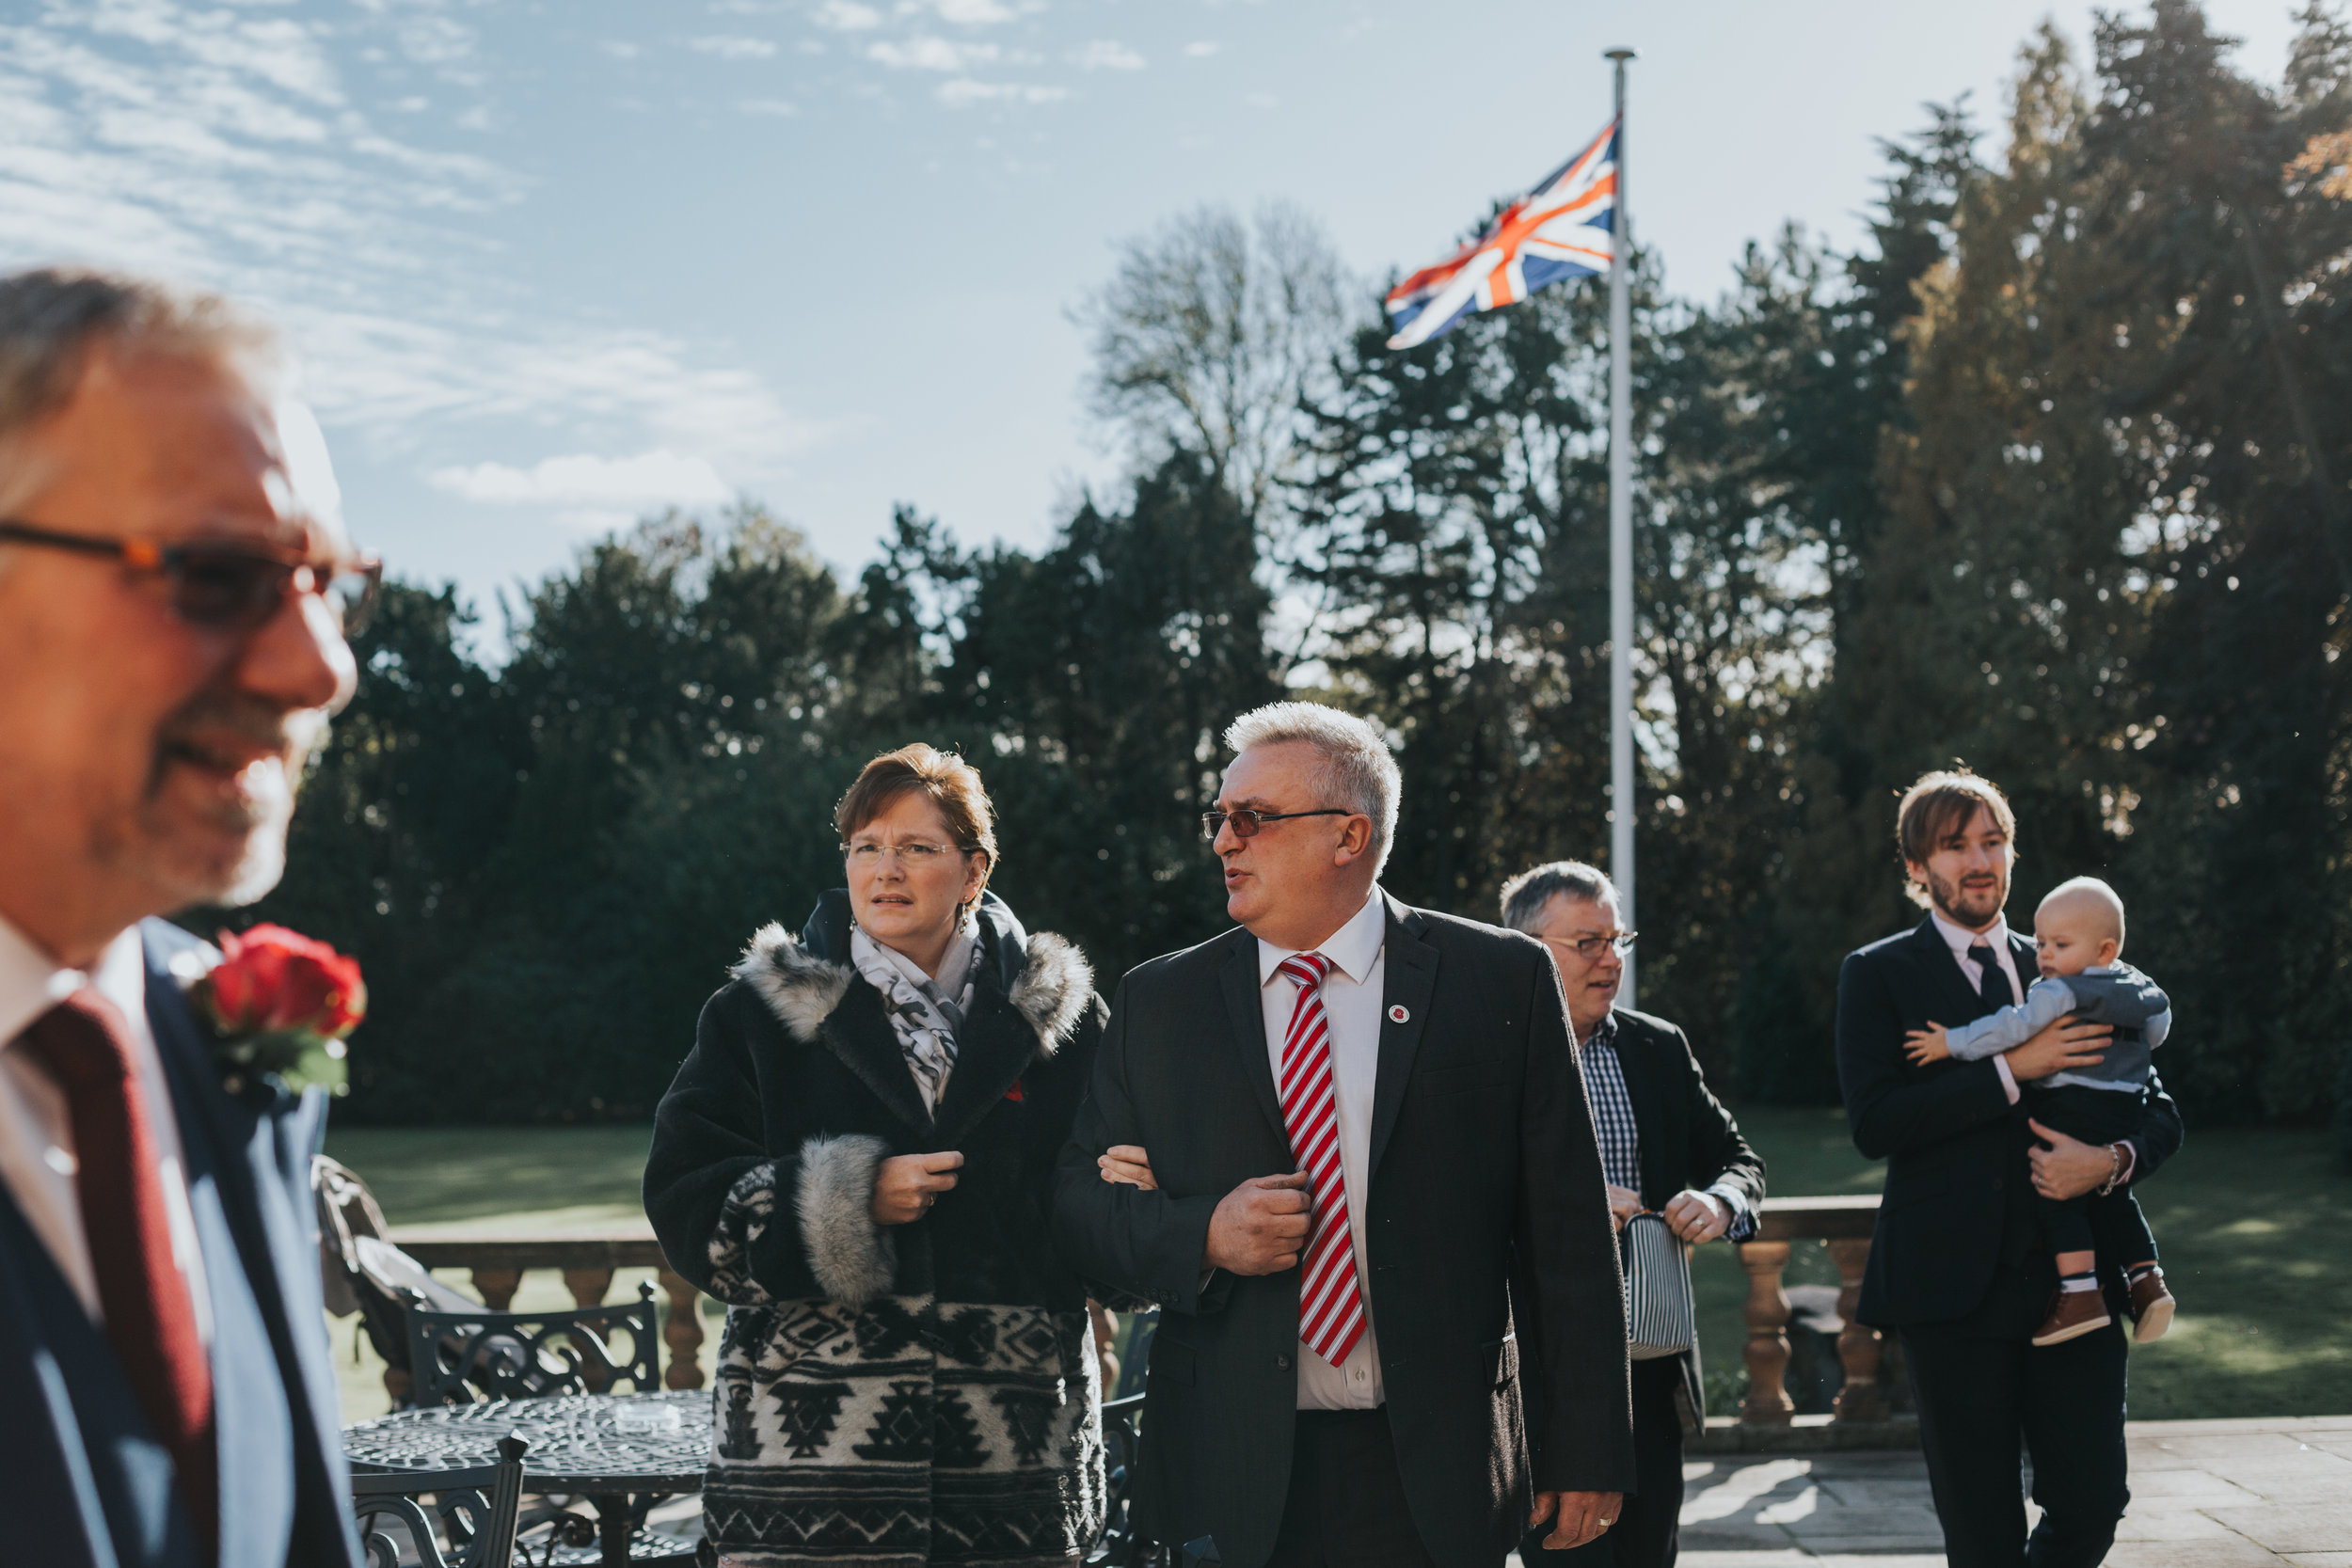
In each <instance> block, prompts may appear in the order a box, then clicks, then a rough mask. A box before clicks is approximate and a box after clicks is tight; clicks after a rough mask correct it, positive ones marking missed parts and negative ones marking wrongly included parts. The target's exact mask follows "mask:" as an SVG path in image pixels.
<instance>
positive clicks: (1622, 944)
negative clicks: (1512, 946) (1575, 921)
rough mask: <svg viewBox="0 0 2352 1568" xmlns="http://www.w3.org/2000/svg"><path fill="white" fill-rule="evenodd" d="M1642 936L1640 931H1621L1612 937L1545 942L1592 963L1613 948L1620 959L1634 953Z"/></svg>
mask: <svg viewBox="0 0 2352 1568" xmlns="http://www.w3.org/2000/svg"><path fill="white" fill-rule="evenodd" d="M1641 934H1642V933H1641V932H1639V931H1619V932H1618V933H1617V934H1616V935H1615V936H1610V937H1546V938H1544V940H1545V941H1546V942H1557V943H1558V944H1559V945H1561V946H1562V947H1565V948H1569V949H1571V950H1572V951H1574V952H1575V954H1576V956H1577V957H1578V958H1582V959H1583V960H1584V961H1585V962H1587V963H1590V962H1592V961H1593V960H1594V959H1595V958H1599V957H1600V956H1601V955H1602V954H1603V953H1606V952H1608V951H1609V950H1610V949H1612V948H1614V949H1615V950H1616V951H1617V953H1618V955H1619V956H1620V957H1622V956H1623V955H1625V954H1627V953H1630V952H1632V951H1633V942H1634V940H1635V939H1636V938H1637V937H1639V936H1640V935H1641Z"/></svg>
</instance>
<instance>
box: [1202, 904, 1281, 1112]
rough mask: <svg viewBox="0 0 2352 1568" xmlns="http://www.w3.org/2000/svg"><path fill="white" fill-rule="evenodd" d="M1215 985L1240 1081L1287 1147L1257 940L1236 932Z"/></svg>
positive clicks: (1247, 934) (1245, 931)
mask: <svg viewBox="0 0 2352 1568" xmlns="http://www.w3.org/2000/svg"><path fill="white" fill-rule="evenodd" d="M1217 984H1218V985H1219V986H1220V987H1221V988H1222V989H1223V990H1224V992H1225V1014H1226V1022H1229V1023H1230V1024H1231V1025H1232V1028H1231V1030H1230V1031H1229V1032H1228V1033H1227V1035H1226V1038H1227V1040H1228V1041H1230V1042H1231V1044H1232V1049H1233V1050H1234V1051H1235V1052H1236V1053H1239V1055H1240V1058H1241V1060H1240V1063H1239V1066H1240V1068H1241V1075H1242V1078H1243V1079H1244V1080H1245V1081H1246V1082H1247V1083H1248V1085H1249V1086H1250V1088H1251V1089H1253V1090H1255V1091H1256V1093H1257V1096H1258V1104H1259V1106H1260V1108H1262V1109H1263V1111H1264V1112H1265V1115H1266V1119H1267V1120H1268V1121H1270V1122H1272V1123H1273V1124H1274V1131H1275V1132H1276V1134H1277V1135H1279V1137H1280V1138H1281V1139H1282V1142H1283V1145H1284V1147H1285V1148H1287V1147H1288V1146H1289V1144H1290V1135H1291V1134H1290V1128H1289V1125H1288V1124H1287V1123H1285V1122H1284V1121H1283V1120H1282V1100H1281V1097H1280V1096H1279V1095H1278V1094H1277V1093H1276V1092H1275V1089H1274V1064H1273V1062H1272V1061H1271V1060H1270V1059H1269V1058H1268V1057H1267V1055H1266V1038H1265V1006H1264V1003H1263V1000H1262V998H1261V994H1260V993H1261V991H1262V990H1263V987H1262V986H1261V985H1260V983H1259V980H1258V939H1257V938H1256V937H1253V936H1251V935H1250V934H1249V933H1248V931H1247V930H1240V931H1235V932H1234V933H1233V934H1232V938H1231V939H1229V942H1228V945H1227V947H1226V949H1225V958H1224V961H1223V962H1222V963H1220V964H1219V965H1218V966H1217Z"/></svg>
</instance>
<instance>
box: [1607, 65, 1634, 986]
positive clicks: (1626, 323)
mask: <svg viewBox="0 0 2352 1568" xmlns="http://www.w3.org/2000/svg"><path fill="white" fill-rule="evenodd" d="M1608 57H1609V58H1610V59H1611V60H1613V61H1615V62H1616V72H1617V82H1616V87H1617V120H1616V123H1617V148H1616V165H1617V173H1616V184H1617V193H1616V200H1615V203H1614V206H1613V214H1612V216H1611V219H1610V230H1611V237H1612V239H1613V244H1612V245H1610V247H1609V251H1610V255H1609V815H1610V822H1611V825H1612V827H1613V832H1612V833H1611V835H1610V841H1609V876H1610V879H1611V880H1612V881H1613V882H1615V883H1616V884H1617V920H1618V924H1619V925H1620V926H1621V927H1624V928H1625V929H1627V930H1632V929H1633V928H1634V915H1633V907H1634V906H1633V385H1632V383H1633V306H1632V301H1631V299H1630V297H1629V295H1630V293H1631V276H1630V275H1631V272H1632V266H1633V225H1632V222H1631V220H1630V218H1629V214H1628V213H1627V211H1626V201H1625V184H1626V182H1625V162H1626V159H1625V143H1626V135H1625V63H1626V61H1628V60H1629V59H1631V58H1633V51H1632V50H1630V49H1612V50H1610V51H1608ZM1633 957H1634V956H1633V955H1632V954H1631V953H1628V954H1627V955H1626V956H1625V981H1624V984H1623V985H1622V986H1621V987H1620V988H1619V990H1618V992H1617V994H1618V998H1619V1000H1620V1001H1621V1002H1622V1004H1623V1005H1624V1006H1633V1005H1634V1001H1633V998H1634V990H1633Z"/></svg>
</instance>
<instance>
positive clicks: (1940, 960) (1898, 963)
mask: <svg viewBox="0 0 2352 1568" xmlns="http://www.w3.org/2000/svg"><path fill="white" fill-rule="evenodd" d="M1895 836H1896V843H1897V847H1898V848H1899V851H1900V853H1901V856H1902V860H1903V864H1904V867H1905V869H1906V871H1907V872H1908V874H1909V876H1910V890H1911V893H1912V896H1913V898H1914V900H1915V902H1917V903H1919V904H1921V905H1923V906H1925V907H1926V910H1927V914H1926V916H1925V918H1923V919H1922V920H1921V921H1920V922H1919V924H1918V925H1917V926H1915V927H1912V929H1910V930H1909V931H1905V932H1903V933H1901V934H1899V935H1897V936H1891V937H1887V938H1885V939H1883V941H1880V942H1872V943H1871V944H1870V945H1869V946H1867V947H1865V948H1862V949H1861V950H1860V951H1858V952H1855V953H1852V954H1850V955H1848V956H1847V958H1846V962H1845V966H1844V968H1843V969H1842V970H1840V971H1839V973H1838V976H1837V1078H1838V1083H1839V1084H1840V1085H1841V1086H1842V1087H1843V1089H1844V1091H1845V1099H1846V1118H1847V1121H1848V1122H1849V1123H1850V1124H1851V1127H1852V1130H1853V1140H1854V1144H1855V1146H1856V1147H1857V1148H1860V1149H1861V1150H1862V1152H1863V1153H1864V1154H1865V1155H1867V1157H1869V1158H1871V1159H1873V1160H1879V1159H1883V1160H1884V1161H1885V1162H1886V1192H1885V1196H1884V1198H1883V1201H1882V1202H1881V1203H1880V1206H1879V1217H1878V1229H1877V1231H1876V1233H1875V1234H1874V1235H1873V1236H1872V1237H1871V1240H1870V1260H1869V1262H1868V1264H1867V1266H1866V1267H1865V1270H1864V1273H1863V1276H1862V1299H1861V1302H1860V1305H1859V1306H1858V1307H1856V1308H1855V1313H1854V1315H1855V1316H1856V1317H1857V1318H1859V1319H1860V1320H1861V1321H1862V1322H1864V1323H1869V1324H1871V1325H1872V1326H1874V1327H1879V1328H1887V1329H1893V1330H1895V1331H1897V1332H1899V1334H1900V1335H1901V1336H1902V1343H1903V1359H1904V1362H1905V1364H1906V1366H1907V1367H1908V1368H1909V1369H1910V1373H1911V1386H1912V1390H1913V1392H1914V1394H1915V1395H1916V1397H1917V1403H1918V1407H1919V1438H1920V1445H1921V1447H1922V1448H1923V1449H1925V1450H1926V1454H1927V1462H1928V1480H1929V1482H1930V1484H1931V1487H1932V1488H1933V1490H1934V1495H1935V1512H1936V1515H1937V1517H1938V1519H1939V1520H1941V1522H1942V1524H1943V1527H1944V1546H1945V1555H1946V1556H1947V1558H1948V1559H1949V1560H1951V1562H1952V1564H1953V1568H2018V1565H2019V1564H2021V1563H2031V1564H2033V1565H2034V1568H2095V1565H2096V1564H2097V1563H2098V1562H2099V1561H2100V1560H2102V1559H2103V1558H2104V1557H2105V1556H2106V1551H2107V1547H2108V1545H2109V1544H2111V1543H2112V1542H2113V1541H2114V1539H2115V1527H2116V1523H2117V1521H2118V1520H2120V1519H2121V1518H2122V1515H2123V1507H2124V1504H2125V1503H2126V1502H2127V1501H2128V1500H2129V1499H2130V1496H2131V1494H2130V1492H2129V1490H2128V1489H2127V1488H2126V1485H2125V1480H2124V1456H2123V1354H2124V1352H2123V1335H2122V1329H2121V1328H2120V1327H2119V1326H2117V1325H2118V1324H2119V1323H2121V1322H2122V1315H2123V1314H2122V1297H2123V1281H2122V1275H2121V1273H2120V1271H2119V1269H2118V1268H2117V1265H2118V1264H2119V1263H2122V1262H2126V1261H2130V1259H2100V1264H2101V1268H2102V1271H2103V1274H2104V1275H2105V1277H2106V1290H2107V1292H2108V1295H2109V1298H2110V1302H2111V1304H2112V1306H2113V1308H2114V1316H2115V1322H2113V1323H2109V1324H2108V1325H2107V1326H2106V1328H2105V1329H2102V1330H2100V1331H2098V1332H2096V1333H2092V1334H2086V1335H2084V1336H2082V1337H2080V1338H2074V1339H2070V1340H2068V1341H2066V1342H2065V1343H2064V1344H2058V1345H2050V1346H2046V1347H2042V1348H2036V1347H2035V1346H2034V1344H2033V1336H2034V1333H2035V1331H2036V1329H2038V1328H2039V1327H2040V1325H2041V1323H2042V1318H2043V1317H2044V1315H2045V1314H2046V1313H2047V1312H2048V1310H2049V1306H2050V1298H2051V1293H2052V1291H2055V1290H2056V1288H2057V1285H2058V1271H2057V1267H2056V1260H2055V1259H2053V1258H2052V1257H2051V1255H2050V1253H2049V1251H2048V1249H2047V1248H2046V1247H2045V1246H2044V1245H2043V1243H2042V1234H2041V1227H2040V1225H2039V1224H2038V1223H2037V1220H2036V1216H2035V1213H2034V1204H2033V1198H2034V1195H2035V1194H2036V1193H2040V1194H2041V1195H2042V1196H2045V1197H2058V1198H2065V1197H2073V1196H2078V1195H2080V1194H2082V1193H2086V1192H2089V1191H2090V1190H2091V1189H2093V1188H2095V1187H2100V1186H2102V1185H2120V1184H2122V1183H2125V1182H2131V1181H2137V1180H2140V1179H2142V1178H2144V1177H2147V1176H2149V1175H2152V1174H2153V1172H2154V1171H2155V1169H2156V1167H2157V1166H2158V1165H2160V1164H2163V1163H2164V1162H2165V1160H2167V1159H2168V1158H2169V1157H2170V1156H2171V1154H2172V1152H2173V1151H2174V1150H2175V1149H2177V1148H2180V1146H2181V1116H2180V1112H2179V1110H2178V1109H2177V1108H2176V1107H2175V1106H2174V1105H2173V1103H2172V1099H2171V1097H2170V1096H2169V1095H2168V1094H2166V1093H2165V1092H2164V1085H2162V1084H2160V1083H2157V1082H2156V1081H2155V1079H2154V1077H2153V1075H2152V1076H2151V1077H2150V1080H2149V1089H2148V1106H2147V1113H2146V1117H2145V1121H2144V1124H2143V1129H2142V1132H2140V1134H2139V1135H2138V1136H2137V1137H2134V1138H2130V1139H2127V1140H2124V1141H2122V1142H2119V1143H2115V1144H2112V1145H2107V1146H2105V1147H2102V1146H2099V1145H2095V1144H2084V1143H2080V1142H2078V1141H2076V1140H2075V1139H2074V1138H2070V1137H2068V1136H2067V1135H2066V1134H2064V1133H2062V1132H2054V1131H2052V1130H2051V1129H2049V1128H2047V1127H2044V1126H2042V1124H2041V1123H2040V1122H2039V1121H2036V1120H2034V1119H2033V1114H2032V1113H2033V1106H2032V1103H2031V1101H2030V1099H2029V1098H2028V1097H2027V1096H2026V1094H2025V1093H2024V1092H2023V1091H2024V1090H2025V1088H2026V1087H2027V1086H2029V1085H2032V1084H2034V1083H2035V1082H2037V1081H2039V1080H2041V1079H2043V1078H2047V1077H2048V1076H2050V1075H2051V1074H2052V1073H2055V1072H2059V1071H2063V1070H2065V1069H2068V1068H2073V1067H2082V1066H2087V1065H2089V1064H2090V1063H2092V1062H2095V1061H2097V1060H2098V1059H2099V1055H2100V1048H2101V1046H2102V1045H2103V1044H2104V1043H2105V1042H2106V1038H2107V1037H2108V1036H2109V1034H2110V1031H2109V1029H2108V1028H2107V1026H2106V1025H2105V1024H2101V1023H2076V1022H2071V1021H2069V1020H2066V1019H2061V1020H2059V1021H2058V1022H2056V1023H2053V1024H2051V1025H2050V1026H2049V1027H2048V1028H2046V1029H2044V1030H2042V1032H2041V1033H2040V1034H2038V1035H2036V1036H2034V1037H2032V1038H2031V1039H2029V1040H2027V1041H2026V1043H2025V1044H2023V1045H2020V1046H2018V1047H2016V1048H2015V1049H2014V1050H2011V1051H2010V1052H2009V1053H2006V1054H2004V1055H1999V1056H1993V1057H1989V1058H1987V1059H1985V1060H1983V1061H1975V1062H1969V1061H1961V1060H1958V1059H1956V1058H1951V1057H1947V1058H1945V1059H1943V1060H1941V1061H1935V1062H1929V1063H1926V1064H1924V1065H1923V1064H1920V1063H1915V1062H1914V1061H1912V1060H1911V1059H1910V1057H1909V1056H1907V1055H1906V1054H1905V1053H1904V1050H1903V1045H1904V1040H1905V1037H1906V1036H1907V1034H1908V1032H1909V1031H1911V1030H1913V1029H1924V1028H1926V1027H1927V1026H1928V1025H1929V1024H1931V1023H1941V1024H1944V1025H1946V1026H1947V1027H1949V1026H1950V1025H1953V1024H1957V1023H1966V1022H1972V1021H1974V1020H1976V1019H1979V1018H1982V1017H1984V1016H1985V1015H1987V1014H1988V1013H1991V1012H1994V1011H1995V1010H1996V1009H1998V1008H2001V1007H2006V1006H2010V1005H2012V1004H2015V1003H2019V1002H2022V1001H2024V999H2025V995H2026V987H2027V986H2028V985H2029V984H2031V980H2030V978H2029V976H2031V975H2033V974H2035V973H2036V970H2035V963H2034V944H2033V942H2030V941H2029V940H2027V939H2026V938H2025V937H2022V936H2019V935H2018V934H2017V933H2015V932H2013V931H2011V930H2010V928H2009V926H2008V923H2007V921H2006V920H2005V919H2004V917H2003V915H2002V913H2001V910H2002V906H2003V905H2005V904H2006V903H2007V902H2008V901H2009V882H2010V866H2011V865H2012V864H2013V863H2014V860H2015V850H2016V838H2017V819H2016V816H2014V814H2013V813H2012V812H2011V811H2010V803H2009V800H2008V799H2007V798H2006V797H2004V796H2003V795H2002V793H2001V792H2000V790H1999V789H1997V788H1995V787H1994V784H1992V783H1991V782H1990V781H1989V780H1986V779H1982V778H1979V777H1978V776H1977V775H1976V774H1974V773H1969V772H1965V771H1961V772H1940V773H1929V774H1925V775H1923V776H1922V777H1921V778H1920V779H1919V780H1918V782H1917V783H1915V784H1913V785H1912V786H1911V788H1910V790H1909V791H1908V792H1907V793H1905V795H1904V796H1903V798H1902V802H1901V804H1900V805H1899V807H1898V808H1897V810H1896V827H1895ZM2021 1446H2022V1447H2023V1448H2024V1449H2025V1450H2026V1454H2027V1455H2028V1456H2029V1457H2030V1458H2031V1459H2032V1461H2033V1496H2034V1500H2035V1501H2036V1502H2038V1503H2039V1504H2041V1506H2042V1519H2041V1522H2040V1523H2039V1524H2038V1525H2036V1526H2035V1527H2034V1530H2033V1534H2032V1536H2031V1539H2030V1541H2029V1540H2028V1538H2027V1536H2026V1505H2025V1497H2024V1495H2023V1493H2022V1491H2021V1489H2020V1486H2019V1481H2018V1468H2017V1454H2018V1450H2019V1449H2020V1447H2021Z"/></svg>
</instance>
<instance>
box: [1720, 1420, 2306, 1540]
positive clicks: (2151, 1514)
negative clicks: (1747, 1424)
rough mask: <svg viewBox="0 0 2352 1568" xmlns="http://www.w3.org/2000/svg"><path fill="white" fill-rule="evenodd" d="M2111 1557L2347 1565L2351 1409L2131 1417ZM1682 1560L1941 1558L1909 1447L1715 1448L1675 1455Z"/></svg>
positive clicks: (1922, 1478) (1922, 1477) (1920, 1467)
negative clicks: (2122, 1506) (1715, 1451)
mask: <svg viewBox="0 0 2352 1568" xmlns="http://www.w3.org/2000/svg"><path fill="white" fill-rule="evenodd" d="M2126 1440H2127V1441H2128V1443H2129V1444H2130V1447H2131V1477H2132V1481H2131V1484H2132V1506H2131V1511H2130V1513H2128V1514H2126V1515H2125V1517H2124V1520H2123V1524H2122V1528H2121V1529H2120V1530H2118V1531H2117V1536H2116V1544H2115V1550H2114V1551H2113V1552H2111V1553H2109V1554H2108V1556H2107V1565H2108V1568H2274V1565H2276V1564H2280V1563H2288V1564H2292V1565H2294V1568H2352V1416H2339V1417H2318V1418H2303V1419H2293V1418H2280V1419H2274V1420H2263V1419H2255V1420H2237V1421H2135V1422H2133V1423H2131V1425H2130V1427H2129V1428H2128V1429H2127V1430H2126ZM1684 1474H1685V1475H1686V1476H1687V1477H1688V1478H1689V1481H1688V1484H1689V1492H1688V1494H1687V1497H1686V1500H1685V1501H1684V1504H1683V1509H1682V1563H1683V1565H1684V1568H1800V1565H1809V1564H1812V1563H1828V1564H1836V1565H1837V1568H1940V1565H1941V1564H1942V1563H1943V1561H1944V1550H1943V1536H1942V1533H1941V1532H1940V1531H1939V1530H1938V1529H1937V1528H1936V1523H1935V1511H1934V1509H1933V1507H1932V1506H1931V1504H1930V1501H1929V1497H1928V1478H1927V1468H1926V1465H1924V1464H1923V1463H1922V1462H1921V1460H1920V1458H1919V1456H1918V1455H1917V1454H1915V1453H1825V1454H1814V1455H1804V1454H1757V1455H1725V1456H1721V1457H1714V1458H1707V1459H1699V1460H1693V1461H1692V1463H1691V1464H1690V1465H1687V1466H1685V1469H1684Z"/></svg>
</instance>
